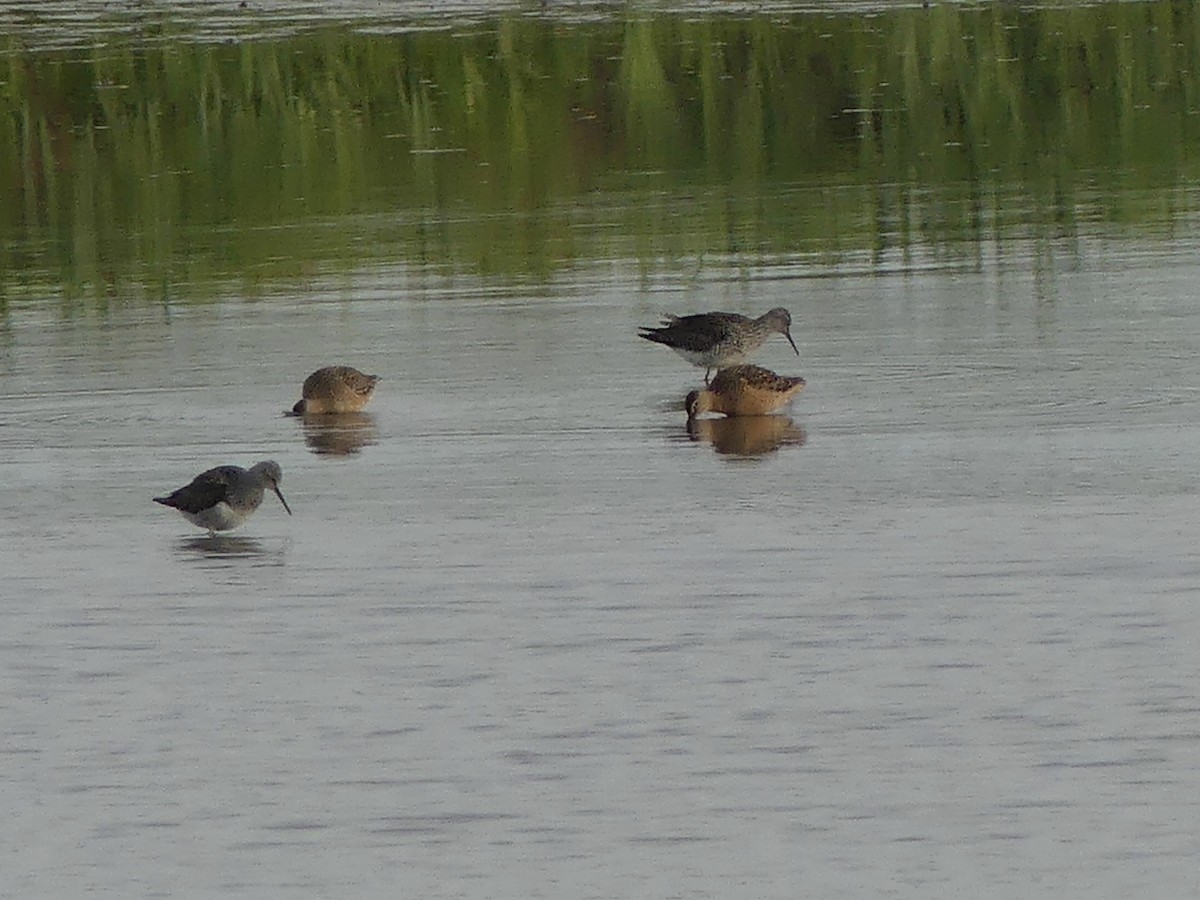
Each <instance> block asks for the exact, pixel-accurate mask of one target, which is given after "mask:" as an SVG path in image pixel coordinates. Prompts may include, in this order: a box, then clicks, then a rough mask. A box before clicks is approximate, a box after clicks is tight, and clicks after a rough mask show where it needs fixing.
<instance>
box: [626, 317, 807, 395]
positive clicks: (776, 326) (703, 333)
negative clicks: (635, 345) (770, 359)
mask: <svg viewBox="0 0 1200 900" xmlns="http://www.w3.org/2000/svg"><path fill="white" fill-rule="evenodd" d="M791 327H792V314H791V313H789V312H788V311H787V310H786V309H784V308H783V307H781V306H780V307H776V308H775V309H773V310H771V311H770V312H766V313H763V315H761V316H759V317H758V318H757V319H751V318H749V317H748V316H743V315H739V314H738V313H726V312H710V313H698V314H697V315H694V316H667V317H666V318H665V319H663V320H662V325H660V326H658V327H656V328H651V327H644V328H642V330H641V331H639V332H638V337H643V338H645V339H646V340H648V341H654V342H655V343H658V344H664V345H665V346H667V347H670V348H671V349H672V350H674V351H675V352H676V353H678V354H679V355H680V356H682V357H683V358H684V359H686V360H687V361H688V362H690V363H691V364H692V365H693V366H703V367H704V383H705V384H708V376H709V373H710V372H712V370H713V369H722V368H724V367H726V366H732V365H736V364H737V363H740V362H744V361H745V359H746V357H747V356H749V355H750V354H751V353H753V352H754V351H755V350H757V349H758V348H759V347H761V346H762V345H763V344H764V343H765V342H766V340H767V338H769V337H770V336H771V335H773V334H775V333H776V332H778V333H779V334H782V335H783V336H784V337H785V338H787V339H788V343H789V344H791V345H792V349H793V350H795V351H796V355H797V356H799V355H800V351H799V349H797V347H796V342H795V341H793V340H792V333H791Z"/></svg>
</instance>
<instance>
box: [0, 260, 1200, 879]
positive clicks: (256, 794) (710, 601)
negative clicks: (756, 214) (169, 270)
mask: <svg viewBox="0 0 1200 900" xmlns="http://www.w3.org/2000/svg"><path fill="white" fill-rule="evenodd" d="M1024 253H1025V251H1024V250H1023V249H1022V248H1020V247H1014V248H1010V251H1009V255H1008V256H1007V257H1006V258H1004V259H1002V260H1001V259H984V260H983V261H982V263H981V264H980V265H979V266H978V267H971V268H967V269H962V268H958V269H956V268H953V267H951V268H939V267H938V266H936V265H933V264H930V265H927V266H926V265H924V264H923V263H922V261H921V260H916V261H915V262H914V264H913V265H911V266H909V267H903V268H902V267H897V268H896V269H895V270H894V271H888V270H887V269H881V270H878V271H877V272H876V273H875V274H863V273H861V272H858V271H855V270H854V269H852V268H849V269H845V270H842V271H833V272H824V273H821V274H823V276H824V277H809V276H811V275H812V274H813V271H814V270H813V269H812V268H811V267H805V266H802V265H799V264H796V265H785V264H780V265H778V266H773V267H765V268H762V269H759V270H751V271H746V270H744V269H739V270H738V271H737V272H736V273H735V272H733V271H730V270H725V269H723V268H722V267H721V266H720V265H715V266H710V267H709V268H708V269H707V270H706V271H705V273H703V274H702V275H701V276H699V277H694V278H690V279H687V280H679V279H674V278H671V277H668V276H663V277H661V278H651V279H646V278H644V277H643V276H641V275H639V274H638V273H637V271H636V269H635V268H634V267H633V266H626V265H621V264H620V263H619V262H615V263H614V264H613V265H611V266H608V267H605V268H603V269H602V270H597V271H592V270H587V271H577V272H573V273H570V274H567V275H564V276H563V277H561V278H559V279H558V280H557V281H555V282H554V283H552V284H550V285H549V286H547V287H545V288H539V289H537V290H536V291H534V290H528V289H523V288H521V287H519V286H517V287H510V288H508V289H498V288H495V287H494V286H489V287H487V288H486V289H485V287H484V286H482V285H480V284H477V283H475V282H473V281H471V280H470V279H465V278H464V279H459V280H456V281H433V280H430V279H428V278H423V277H419V276H418V275H416V274H414V273H412V272H408V271H405V270H403V269H396V270H390V271H389V270H371V271H362V272H359V273H356V274H355V275H354V276H353V277H347V278H345V279H339V280H336V281H333V280H331V281H327V282H318V283H312V284H302V283H297V284H294V285H292V286H290V287H289V288H287V289H286V290H285V289H282V288H281V289H278V290H277V291H276V292H274V293H271V292H268V293H267V294H266V295H265V296H257V297H256V298H255V299H253V300H249V299H246V298H244V297H243V296H240V295H239V292H238V291H237V290H232V289H231V290H230V292H229V293H228V295H227V296H224V297H220V298H216V299H214V300H213V302H212V303H211V304H208V305H180V306H173V305H169V304H168V305H164V306H157V307H145V306H140V307H139V306H134V307H123V306H121V305H119V304H117V305H115V306H114V307H113V308H112V309H110V310H109V311H107V312H105V313H98V312H86V311H76V312H74V313H73V314H69V315H64V314H62V312H61V311H60V310H58V309H56V308H53V307H47V306H45V305H38V304H30V305H27V306H23V307H17V308H15V309H11V310H10V314H9V318H8V325H7V328H6V329H5V330H4V332H3V333H2V334H0V365H2V370H0V404H2V406H0V409H2V410H3V414H2V416H0V481H2V485H3V490H2V492H0V511H2V512H3V515H2V516H0V571H2V572H3V573H4V576H3V594H4V600H3V605H2V606H0V623H2V627H0V646H2V657H0V658H2V660H3V672H4V682H5V689H4V691H3V694H2V695H0V696H2V699H0V715H2V716H3V723H4V728H3V745H2V750H0V761H2V762H0V767H2V771H3V773H4V775H3V778H0V803H2V804H3V807H4V809H5V810H6V811H7V814H6V815H5V816H4V818H3V820H2V821H3V824H2V825H0V848H3V849H2V850H0V894H3V895H4V896H12V897H32V896H43V897H70V896H84V895H85V894H96V895H106V896H120V897H136V896H175V897H272V898H287V897H296V898H300V897H305V898H307V897H317V896H320V897H383V896H409V897H480V898H483V897H548V898H549V897H553V898H560V897H573V898H574V897H597V898H601V897H603V898H608V897H668V896H673V897H721V898H724V897H779V898H792V897H798V896H813V897H820V896H824V897H829V896H857V897H867V896H885V897H932V896H955V895H959V894H960V893H963V892H966V891H968V890H970V891H971V892H973V893H975V894H982V895H984V896H998V897H1031V896H1055V897H1064V896H1073V897H1089V898H1094V897H1114V898H1115V897H1130V896H1158V897H1182V896H1189V895H1193V894H1195V893H1196V891H1197V889H1198V887H1200V885H1198V883H1197V882H1198V876H1197V874H1196V872H1197V869H1196V864H1195V860H1196V855H1197V851H1198V850H1200V847H1198V839H1197V834H1198V833H1200V831H1198V829H1197V825H1198V824H1200V809H1198V802H1200V801H1198V799H1197V798H1198V797H1200V740H1198V738H1200V719H1198V708H1200V703H1198V701H1197V692H1196V684H1197V678H1198V676H1200V671H1198V669H1200V663H1198V662H1197V653H1196V646H1197V641H1198V640H1200V625H1198V617H1197V613H1196V604H1195V600H1196V590H1195V585H1196V581H1197V574H1198V568H1200V566H1198V564H1197V555H1196V550H1195V521H1196V494H1195V489H1194V483H1195V470H1196V450H1195V448H1196V446H1197V443H1198V440H1197V439H1198V437H1200V435H1198V430H1200V429H1198V427H1197V422H1200V384H1198V382H1197V378H1196V369H1195V360H1196V358H1197V351H1198V349H1200V348H1198V343H1200V314H1198V310H1197V304H1196V302H1195V285H1196V284H1197V283H1198V278H1200V269H1198V267H1197V263H1196V257H1195V254H1194V251H1192V249H1191V248H1190V247H1189V246H1187V245H1184V244H1178V245H1177V244H1173V243H1170V242H1169V241H1152V242H1139V241H1137V240H1132V239H1131V240H1128V241H1120V242H1118V241H1110V242H1104V243H1101V242H1098V241H1097V242H1088V241H1086V240H1084V241H1081V242H1080V243H1079V245H1078V246H1075V247H1073V248H1072V249H1071V252H1070V253H1063V254H1061V255H1060V256H1059V257H1056V258H1055V259H1054V260H1052V261H1051V263H1050V265H1051V270H1050V271H1049V272H1047V271H1046V269H1045V260H1044V259H1043V262H1042V268H1041V269H1040V270H1039V274H1038V275H1037V277H1035V276H1034V275H1033V274H1031V273H1030V265H1031V264H1030V256H1028V255H1024ZM776 305H783V306H787V307H789V308H790V309H791V311H792V314H793V317H794V319H795V323H796V324H795V328H794V333H795V337H796V341H797V343H798V345H799V347H800V351H801V355H800V358H799V359H796V357H794V356H793V355H792V354H791V350H790V348H789V347H788V346H787V344H786V342H785V341H784V340H782V339H781V338H778V339H775V340H773V341H772V342H771V343H770V344H768V345H767V346H766V347H765V348H764V349H763V351H762V352H761V353H760V354H759V356H758V359H757V361H759V362H760V363H762V364H764V365H767V366H769V367H771V368H774V369H776V370H778V371H780V372H785V373H797V374H802V375H804V376H805V377H806V378H807V379H808V387H807V388H806V391H805V392H804V393H802V394H801V395H800V396H799V397H798V398H797V400H796V401H795V402H794V404H793V405H792V407H791V408H790V410H788V414H787V417H786V418H780V419H776V420H772V421H771V422H770V423H768V424H767V425H761V424H760V426H759V430H758V431H754V432H751V433H746V432H745V431H744V430H743V431H742V432H735V433H731V432H730V431H729V427H728V426H721V424H720V423H713V424H711V425H708V426H706V427H705V429H702V430H701V431H700V432H698V433H697V434H695V435H689V433H688V431H687V429H686V428H685V425H684V416H683V413H682V411H681V410H680V408H679V404H680V402H681V400H682V397H683V395H684V394H685V393H686V392H687V391H688V390H689V389H690V388H692V387H695V386H696V385H697V384H698V383H699V380H700V377H701V374H702V373H701V372H700V371H699V370H698V369H692V368H690V367H688V366H687V365H686V364H685V363H684V362H683V361H682V360H681V359H679V358H678V357H676V356H675V355H674V354H672V353H670V352H669V351H667V350H666V349H664V348H662V347H658V346H654V345H650V344H648V343H646V342H642V341H638V340H637V339H636V337H635V336H634V334H635V330H636V327H637V326H638V325H639V324H646V323H648V322H651V321H653V320H654V319H655V318H656V317H657V316H658V315H659V314H660V313H662V312H665V311H673V312H685V311H695V310H705V309H739V310H744V311H747V312H761V311H763V310H766V309H767V308H769V307H772V306H776ZM333 362H339V363H349V364H353V365H356V366H358V367H360V368H362V369H364V370H366V371H370V372H375V373H377V374H379V375H380V376H382V379H383V380H382V382H381V385H380V388H379V390H378V391H377V394H376V397H375V399H374V400H373V402H372V404H371V405H370V406H368V408H367V410H366V413H365V414H364V415H363V416H361V417H359V418H357V419H355V420H352V421H349V422H342V423H338V424H336V425H331V426H318V425H313V424H308V425H306V424H305V423H303V422H301V421H299V420H297V419H294V418H288V417H284V416H283V415H282V411H283V410H284V409H286V408H288V407H290V406H291V404H292V403H293V402H294V401H295V400H296V399H297V397H298V391H299V385H300V383H301V381H302V380H303V378H304V376H305V375H307V374H308V372H310V371H311V370H312V369H314V368H316V367H318V366H320V365H324V364H329V363H333ZM722 428H723V430H722ZM714 441H715V443H714ZM738 451H741V452H738ZM754 454H757V455H754ZM264 458H272V459H275V460H277V461H278V462H279V463H280V464H281V465H282V467H283V472H284V480H283V483H282V488H283V491H284V495H285V497H287V499H288V501H289V503H290V504H291V506H292V509H293V510H294V512H295V515H294V516H293V517H291V518H289V517H288V516H287V514H286V512H285V511H284V510H283V508H282V506H281V505H280V504H279V503H278V501H277V500H276V499H275V498H273V497H271V496H268V497H267V499H266V500H265V501H264V504H263V506H262V507H261V508H260V509H259V511H258V512H257V513H256V514H255V515H254V517H253V518H251V519H250V520H249V522H248V523H247V524H246V525H245V526H243V528H241V529H240V530H239V531H236V532H233V533H232V534H230V535H227V536H222V537H218V538H216V539H210V538H208V537H207V536H206V535H205V533H204V532H203V531H201V530H198V529H195V528H193V527H192V526H190V525H189V524H188V523H187V522H186V521H184V520H183V518H182V517H180V516H178V515H177V514H176V513H175V512H174V511H172V510H169V509H165V508H163V507H159V506H156V505H155V504H154V503H152V502H151V501H150V497H151V496H153V495H156V494H160V493H163V492H166V491H168V490H170V489H173V488H175V487H178V486H179V485H181V484H183V483H185V482H186V481H187V480H189V479H190V478H191V477H192V476H193V475H195V474H196V473H198V472H199V471H201V470H202V469H204V468H207V467H209V466H211V465H217V464H222V463H238V464H243V465H249V464H251V463H253V462H255V461H257V460H259V459H264Z"/></svg>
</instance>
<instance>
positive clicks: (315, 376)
mask: <svg viewBox="0 0 1200 900" xmlns="http://www.w3.org/2000/svg"><path fill="white" fill-rule="evenodd" d="M378 382H379V376H378V375H367V374H365V373H363V372H360V371H358V369H356V368H354V367H353V366H326V367H325V368H323V369H317V371H315V372H313V373H312V374H311V375H309V376H308V377H307V378H305V379H304V387H302V388H301V389H300V397H301V399H300V400H297V401H296V405H295V406H293V407H292V413H293V414H294V415H297V416H308V415H313V416H321V415H327V414H329V413H352V412H358V411H359V410H360V409H362V408H363V407H364V406H366V405H367V401H368V400H370V399H371V395H372V394H373V393H375V385H376V384H377V383H378Z"/></svg>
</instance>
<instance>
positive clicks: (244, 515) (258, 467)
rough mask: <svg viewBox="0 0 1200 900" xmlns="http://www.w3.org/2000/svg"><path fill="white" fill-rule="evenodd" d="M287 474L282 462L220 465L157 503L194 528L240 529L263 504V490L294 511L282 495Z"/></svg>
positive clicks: (289, 511)
mask: <svg viewBox="0 0 1200 900" xmlns="http://www.w3.org/2000/svg"><path fill="white" fill-rule="evenodd" d="M282 478H283V472H282V471H280V469H279V463H276V462H271V461H270V460H264V461H263V462H260V463H255V464H254V465H253V466H251V467H250V469H243V468H242V467H241V466H217V467H216V468H215V469H209V470H208V471H207V472H201V473H200V474H199V475H197V476H196V477H195V478H193V479H192V481H191V483H190V484H185V485H184V486H183V487H181V488H180V489H179V490H177V491H175V492H173V493H171V494H168V495H167V496H165V497H155V498H154V502H155V503H161V504H162V505H163V506H170V507H171V508H173V509H177V510H179V511H180V512H181V513H183V515H184V518H186V519H187V520H188V521H189V522H191V523H192V524H193V525H199V526H200V527H201V528H207V529H208V532H209V534H212V533H213V532H217V531H228V530H229V529H230V528H237V527H238V526H239V525H241V524H242V523H243V522H244V521H246V519H248V518H249V517H250V514H251V513H252V512H254V511H255V510H256V509H258V507H259V504H261V503H262V499H263V491H264V490H265V489H266V488H270V489H271V490H273V491H274V492H275V496H276V497H278V498H279V502H280V503H282V504H283V508H284V509H286V510H287V512H288V515H289V516H290V515H291V514H292V508H291V507H290V506H288V505H287V501H286V500H284V499H283V494H281V493H280V492H279V482H280V480H281V479H282Z"/></svg>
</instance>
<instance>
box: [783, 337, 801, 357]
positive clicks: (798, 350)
mask: <svg viewBox="0 0 1200 900" xmlns="http://www.w3.org/2000/svg"><path fill="white" fill-rule="evenodd" d="M783 336H784V337H785V338H787V339H788V343H789V344H791V345H792V349H793V350H795V351H796V355H797V356H799V355H800V348H799V347H797V346H796V342H795V341H793V340H792V333H791V332H790V331H785V332H784V333H783Z"/></svg>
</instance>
